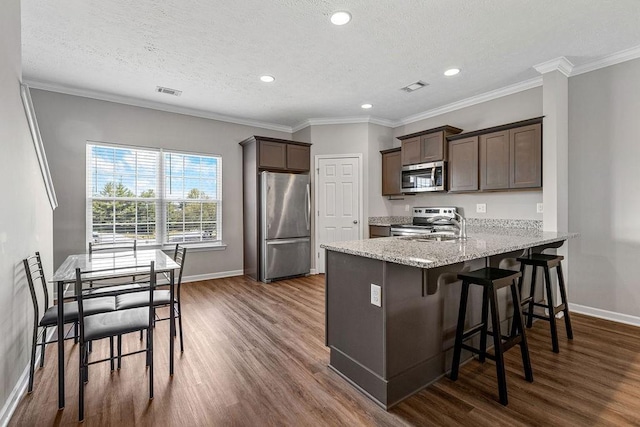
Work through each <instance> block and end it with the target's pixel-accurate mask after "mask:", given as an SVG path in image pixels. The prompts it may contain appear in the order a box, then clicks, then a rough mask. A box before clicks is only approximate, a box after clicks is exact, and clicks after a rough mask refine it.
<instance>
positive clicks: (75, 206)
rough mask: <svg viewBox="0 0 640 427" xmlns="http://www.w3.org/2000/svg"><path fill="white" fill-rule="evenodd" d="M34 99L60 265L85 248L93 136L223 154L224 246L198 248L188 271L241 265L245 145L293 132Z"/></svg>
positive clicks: (39, 95) (71, 99)
mask: <svg viewBox="0 0 640 427" xmlns="http://www.w3.org/2000/svg"><path fill="white" fill-rule="evenodd" d="M32 96H33V103H34V106H35V110H36V113H37V114H38V120H39V124H40V130H41V132H42V138H43V140H44V144H45V147H46V150H47V155H48V156H49V162H50V166H51V175H52V177H53V181H54V184H55V186H56V190H57V196H58V202H59V205H60V206H59V207H58V209H56V211H55V215H54V220H53V239H54V240H53V241H54V255H55V265H56V266H57V265H60V264H61V263H62V262H63V261H64V259H65V258H66V257H67V256H68V255H69V254H72V253H82V252H84V251H85V250H86V241H85V240H86V238H85V236H86V235H85V223H86V190H85V188H86V184H85V181H86V169H85V168H86V164H85V155H86V151H85V150H86V142H87V141H98V142H112V143H119V144H125V145H134V146H141V147H157V148H165V149H176V150H184V151H191V152H197V153H210V154H220V155H222V174H223V176H222V180H223V188H222V197H223V202H222V238H223V241H224V242H225V243H226V244H227V245H228V246H227V249H226V250H224V251H211V250H207V251H192V252H190V253H189V254H188V256H187V262H186V264H185V273H184V274H185V276H193V275H206V274H212V273H221V272H233V271H237V270H242V263H243V256H242V215H241V212H242V150H241V147H240V145H239V144H238V142H240V141H242V140H243V139H245V138H247V137H249V136H251V135H262V136H270V137H276V138H284V139H291V134H289V133H283V132H275V131H270V130H265V129H261V128H254V127H250V126H244V125H236V124H232V123H226V122H220V121H216V120H209V119H203V118H198V117H192V116H186V115H182V114H175V113H168V112H164V111H158V110H152V109H147V108H140V107H133V106H129V105H124V104H117V103H113V102H106V101H98V100H95V99H89V98H83V97H78V96H71V95H64V94H60V93H54V92H48V91H42V90H34V91H33V95H32Z"/></svg>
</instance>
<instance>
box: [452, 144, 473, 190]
mask: <svg viewBox="0 0 640 427" xmlns="http://www.w3.org/2000/svg"><path fill="white" fill-rule="evenodd" d="M448 178H449V191H451V192H456V191H477V190H478V137H477V136H472V137H469V138H464V139H458V140H455V141H449V163H448Z"/></svg>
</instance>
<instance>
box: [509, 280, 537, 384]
mask: <svg viewBox="0 0 640 427" xmlns="http://www.w3.org/2000/svg"><path fill="white" fill-rule="evenodd" d="M511 298H513V301H520V289H519V287H517V286H516V283H515V281H514V282H513V285H511ZM513 307H514V311H513V319H514V320H513V322H514V326H515V325H516V323H517V327H518V330H519V331H520V336H521V337H522V338H521V341H520V353H521V354H522V366H524V376H525V378H526V379H527V381H529V382H533V371H532V370H531V358H530V357H529V344H528V343H527V335H526V333H525V330H524V324H523V322H524V319H523V318H522V306H520V304H515V303H514V304H513Z"/></svg>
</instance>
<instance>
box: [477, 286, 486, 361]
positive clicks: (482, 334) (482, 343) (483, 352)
mask: <svg viewBox="0 0 640 427" xmlns="http://www.w3.org/2000/svg"><path fill="white" fill-rule="evenodd" d="M488 316H489V293H488V292H487V287H486V286H485V287H484V288H483V290H482V317H481V319H480V321H481V322H482V323H483V325H482V329H480V354H479V357H478V360H480V362H482V363H484V361H485V359H486V355H487V329H488V326H489V323H488Z"/></svg>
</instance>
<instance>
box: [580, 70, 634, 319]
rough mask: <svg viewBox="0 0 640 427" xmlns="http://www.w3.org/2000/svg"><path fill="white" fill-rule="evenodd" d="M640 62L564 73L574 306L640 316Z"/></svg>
mask: <svg viewBox="0 0 640 427" xmlns="http://www.w3.org/2000/svg"><path fill="white" fill-rule="evenodd" d="M639 76H640V60H634V61H629V62H625V63H622V64H618V65H614V66H612V67H608V68H603V69H600V70H597V71H592V72H590V73H586V74H582V75H579V76H576V77H571V78H570V79H569V230H571V231H577V232H579V233H580V237H579V238H578V239H575V240H574V241H572V242H571V243H570V245H569V256H570V259H571V283H570V284H569V294H570V295H569V298H570V301H572V302H573V303H575V304H579V305H584V306H588V307H593V308H597V309H601V310H608V311H613V312H616V313H622V314H627V315H632V316H640V286H638V279H637V277H638V276H637V265H638V261H639V260H640V221H639V220H638V212H640V177H639V175H638V171H639V166H640V78H639Z"/></svg>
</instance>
